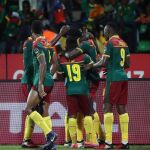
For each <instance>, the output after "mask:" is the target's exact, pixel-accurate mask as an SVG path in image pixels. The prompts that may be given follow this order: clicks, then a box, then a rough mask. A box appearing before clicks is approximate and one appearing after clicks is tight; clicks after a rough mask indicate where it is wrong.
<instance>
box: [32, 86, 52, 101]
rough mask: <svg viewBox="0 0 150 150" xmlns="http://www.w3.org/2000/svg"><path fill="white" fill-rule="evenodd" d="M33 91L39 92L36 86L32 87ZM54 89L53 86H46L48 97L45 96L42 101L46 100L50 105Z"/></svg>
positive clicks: (45, 90)
mask: <svg viewBox="0 0 150 150" xmlns="http://www.w3.org/2000/svg"><path fill="white" fill-rule="evenodd" d="M32 89H33V90H35V91H37V88H36V87H35V86H32ZM52 89H53V86H44V92H45V93H46V94H47V95H46V96H44V97H43V98H42V100H44V101H45V102H47V103H50V100H51V98H50V96H51V91H52Z"/></svg>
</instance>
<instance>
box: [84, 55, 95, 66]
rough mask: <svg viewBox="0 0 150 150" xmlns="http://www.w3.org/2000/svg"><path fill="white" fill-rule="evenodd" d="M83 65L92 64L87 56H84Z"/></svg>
mask: <svg viewBox="0 0 150 150" xmlns="http://www.w3.org/2000/svg"><path fill="white" fill-rule="evenodd" d="M84 63H85V64H92V63H93V61H92V59H91V57H90V56H89V55H85V56H84Z"/></svg>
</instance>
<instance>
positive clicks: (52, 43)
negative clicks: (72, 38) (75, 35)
mask: <svg viewBox="0 0 150 150" xmlns="http://www.w3.org/2000/svg"><path fill="white" fill-rule="evenodd" d="M69 30H70V27H69V26H68V25H65V26H63V27H62V28H61V29H60V32H59V34H58V35H57V36H56V37H55V38H54V39H53V40H52V41H51V42H50V45H51V47H53V46H55V44H56V43H57V42H58V41H59V40H60V38H61V37H62V36H63V35H64V34H66V33H67V32H68V31H69Z"/></svg>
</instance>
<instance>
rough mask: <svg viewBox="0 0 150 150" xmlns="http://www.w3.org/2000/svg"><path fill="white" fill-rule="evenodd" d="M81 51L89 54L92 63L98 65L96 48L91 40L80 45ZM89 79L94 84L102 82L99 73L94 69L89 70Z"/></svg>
mask: <svg viewBox="0 0 150 150" xmlns="http://www.w3.org/2000/svg"><path fill="white" fill-rule="evenodd" d="M80 49H81V51H82V53H86V54H88V55H89V56H90V57H91V59H92V61H93V62H95V63H96V56H97V52H96V47H95V45H94V43H93V42H92V41H91V40H89V41H84V42H82V44H81V45H80ZM87 79H88V80H91V81H93V82H94V81H98V80H100V77H99V73H98V71H97V70H93V69H92V70H89V71H88V74H87Z"/></svg>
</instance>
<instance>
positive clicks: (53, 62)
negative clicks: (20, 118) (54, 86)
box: [51, 52, 58, 76]
mask: <svg viewBox="0 0 150 150" xmlns="http://www.w3.org/2000/svg"><path fill="white" fill-rule="evenodd" d="M51 61H52V65H53V66H52V69H51V73H52V76H53V75H54V74H55V73H56V71H57V70H58V61H57V57H56V54H55V52H54V53H53V57H52V60H51Z"/></svg>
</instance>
